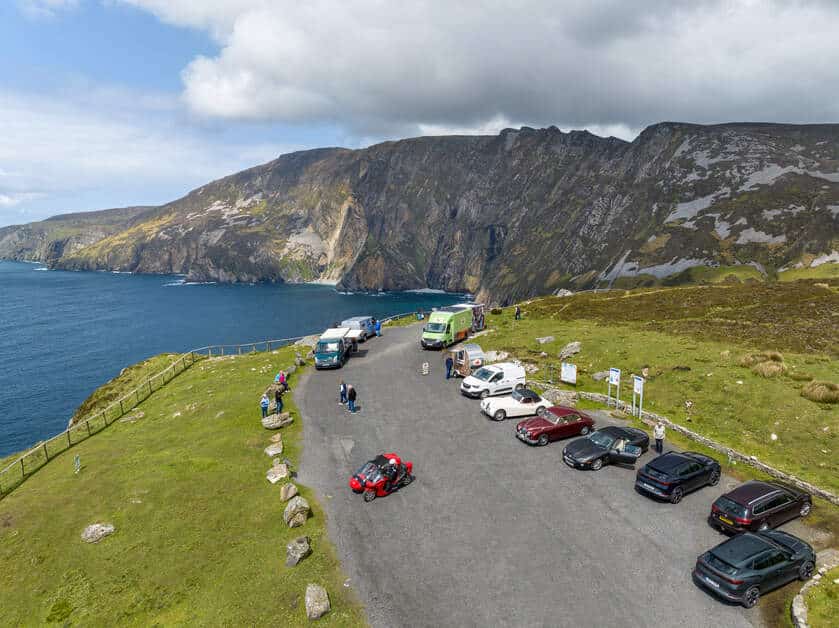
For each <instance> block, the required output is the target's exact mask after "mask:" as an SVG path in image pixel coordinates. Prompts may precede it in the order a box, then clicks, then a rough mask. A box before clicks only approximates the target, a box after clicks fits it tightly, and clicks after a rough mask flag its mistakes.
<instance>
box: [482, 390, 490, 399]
mask: <svg viewBox="0 0 839 628" xmlns="http://www.w3.org/2000/svg"><path fill="white" fill-rule="evenodd" d="M487 397H489V391H488V390H482V391H481V399H486V398H487Z"/></svg>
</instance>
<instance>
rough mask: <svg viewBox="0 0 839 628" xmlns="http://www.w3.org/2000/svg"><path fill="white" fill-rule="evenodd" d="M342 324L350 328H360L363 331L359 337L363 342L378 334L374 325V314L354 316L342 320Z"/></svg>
mask: <svg viewBox="0 0 839 628" xmlns="http://www.w3.org/2000/svg"><path fill="white" fill-rule="evenodd" d="M340 326H341V327H349V328H350V329H360V330H361V331H362V332H363V333H362V335H361V337H360V338H359V340H360V341H361V342H364V341H365V340H367V339H368V338H372V337H373V336H375V335H376V328H375V327H374V326H373V317H372V316H353V317H352V318H348V319H347V320H344V321H341V325H340Z"/></svg>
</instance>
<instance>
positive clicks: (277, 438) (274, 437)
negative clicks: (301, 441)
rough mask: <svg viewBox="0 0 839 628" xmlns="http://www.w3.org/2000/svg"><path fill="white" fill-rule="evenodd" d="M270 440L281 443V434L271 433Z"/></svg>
mask: <svg viewBox="0 0 839 628" xmlns="http://www.w3.org/2000/svg"><path fill="white" fill-rule="evenodd" d="M271 442H272V443H281V442H283V435H282V434H279V433H277V434H271Z"/></svg>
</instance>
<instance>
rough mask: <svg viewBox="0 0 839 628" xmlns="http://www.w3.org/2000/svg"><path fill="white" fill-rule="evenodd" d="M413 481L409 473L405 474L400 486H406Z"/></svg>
mask: <svg viewBox="0 0 839 628" xmlns="http://www.w3.org/2000/svg"><path fill="white" fill-rule="evenodd" d="M413 481H414V476H413V475H411V474H410V473H406V474H405V477H404V478H403V480H402V486H408V484H410V483H411V482H413Z"/></svg>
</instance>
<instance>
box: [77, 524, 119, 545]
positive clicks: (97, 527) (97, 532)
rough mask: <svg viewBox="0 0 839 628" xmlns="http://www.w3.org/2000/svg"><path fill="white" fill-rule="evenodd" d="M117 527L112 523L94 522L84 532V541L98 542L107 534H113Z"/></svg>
mask: <svg viewBox="0 0 839 628" xmlns="http://www.w3.org/2000/svg"><path fill="white" fill-rule="evenodd" d="M114 530H116V528H115V527H114V526H113V524H110V523H92V524H90V525H89V526H87V527H86V528H85V529H84V532H82V541H84V542H85V543H98V542H99V541H101V540H102V539H104V538H105V537H106V536H108V535H110V534H113V533H114Z"/></svg>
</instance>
